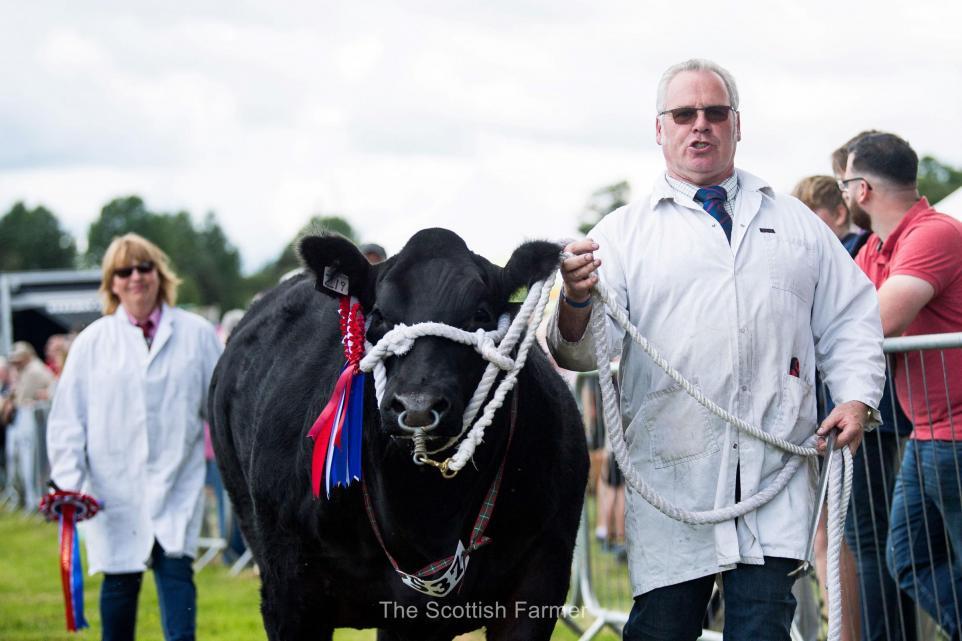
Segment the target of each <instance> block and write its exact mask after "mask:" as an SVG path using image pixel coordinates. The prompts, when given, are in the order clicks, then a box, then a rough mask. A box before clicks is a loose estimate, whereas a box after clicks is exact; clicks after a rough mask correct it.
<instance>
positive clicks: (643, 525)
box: [548, 170, 885, 595]
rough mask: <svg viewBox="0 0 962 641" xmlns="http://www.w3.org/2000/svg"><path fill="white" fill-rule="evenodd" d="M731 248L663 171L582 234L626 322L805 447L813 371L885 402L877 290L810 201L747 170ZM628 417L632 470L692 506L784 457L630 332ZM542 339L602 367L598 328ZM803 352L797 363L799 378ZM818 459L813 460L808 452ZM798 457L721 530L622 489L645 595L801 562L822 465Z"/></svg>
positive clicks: (616, 339) (616, 348)
mask: <svg viewBox="0 0 962 641" xmlns="http://www.w3.org/2000/svg"><path fill="white" fill-rule="evenodd" d="M737 180H738V186H739V192H740V193H739V197H738V198H737V201H736V202H735V206H736V211H735V212H734V215H733V219H734V227H733V233H732V239H731V244H730V245H729V243H728V242H727V240H726V238H725V236H724V234H720V233H718V229H716V227H717V225H718V223H717V222H716V221H715V220H714V219H712V218H711V217H710V216H706V215H704V210H703V209H702V208H701V207H700V206H699V205H698V204H697V203H694V202H693V201H691V199H690V198H679V196H678V194H677V192H676V191H675V190H674V189H672V188H671V186H670V185H669V184H668V182H667V181H666V180H665V178H664V177H663V176H661V177H659V179H658V180H656V181H655V185H654V189H653V191H652V193H651V194H649V195H647V196H644V197H642V198H641V199H639V200H638V201H636V202H633V203H632V204H630V205H627V206H625V207H622V208H621V209H619V210H617V211H615V212H613V213H611V214H609V215H608V216H606V217H605V218H603V219H602V221H601V222H600V223H599V224H598V225H597V226H596V227H595V228H594V229H593V230H592V231H591V232H590V233H589V234H588V235H589V237H591V238H593V239H594V240H595V241H596V242H597V243H598V245H599V249H598V251H596V252H595V254H596V256H597V257H598V258H600V259H601V261H602V264H601V268H600V270H599V271H600V276H601V280H602V282H603V283H604V284H605V286H606V287H607V288H608V290H609V292H610V293H611V294H612V295H613V296H614V298H615V299H616V300H617V301H618V303H619V304H620V305H621V306H622V307H625V308H627V310H628V312H629V316H630V320H631V323H632V324H634V325H635V326H636V327H637V328H638V330H639V331H640V333H641V334H642V335H644V336H646V337H647V338H648V339H649V341H650V342H651V343H652V345H654V347H655V348H656V349H657V350H658V351H659V352H661V354H662V355H663V356H664V357H665V358H667V360H668V362H669V363H670V364H671V365H672V366H674V367H675V368H677V369H678V370H679V371H680V372H681V373H682V374H683V375H684V376H685V377H686V378H688V379H689V380H690V381H692V382H693V383H695V385H696V386H698V387H699V388H700V389H701V390H702V391H703V392H704V393H705V394H706V395H707V396H708V397H709V398H711V399H712V400H714V401H715V402H716V403H718V404H719V405H721V406H722V407H724V408H726V409H727V410H728V411H730V412H731V413H733V414H735V415H737V416H739V417H741V418H742V419H744V420H746V421H748V422H749V423H751V424H753V425H759V426H761V427H762V428H763V429H765V430H766V431H768V432H770V433H772V434H775V435H776V436H779V437H781V438H785V439H788V440H790V441H793V442H795V443H804V442H806V441H809V440H810V439H811V437H812V435H813V434H814V432H815V429H816V420H815V392H814V389H813V385H814V381H815V369H816V367H817V368H818V369H819V370H820V371H821V372H822V378H823V380H824V381H825V383H826V384H827V385H828V387H829V390H830V391H831V394H832V397H833V398H835V399H838V401H839V402H840V403H841V402H845V401H851V400H859V401H862V402H864V403H865V404H867V405H868V406H870V407H872V408H875V407H877V403H878V400H879V397H880V396H881V392H882V384H883V380H884V372H885V368H884V360H883V356H882V330H881V322H880V319H879V309H878V299H877V296H876V293H875V289H874V288H873V287H872V284H871V283H870V282H869V281H868V279H867V278H866V277H865V275H864V274H863V273H862V272H861V270H859V269H858V268H857V267H856V265H855V263H854V262H853V261H852V259H851V257H849V255H848V253H846V251H845V249H844V248H843V247H842V245H841V243H839V242H838V239H837V238H836V237H835V236H834V235H833V234H832V232H831V231H830V230H829V229H828V227H826V226H825V224H824V223H822V222H821V221H820V220H819V219H818V217H817V216H815V215H814V214H813V213H812V212H811V211H810V210H809V209H808V208H807V207H805V206H804V205H802V204H801V203H800V202H799V201H797V200H796V199H794V198H791V197H789V196H784V195H776V194H775V193H774V192H773V191H772V189H771V187H769V186H768V185H767V184H766V183H765V182H764V181H762V180H760V179H759V178H756V177H755V176H752V175H751V174H748V173H747V172H743V171H740V170H738V171H737ZM609 342H610V345H611V347H612V350H613V353H618V352H620V353H621V355H622V358H621V363H620V374H619V376H620V382H621V385H620V388H621V394H622V395H621V413H622V418H623V427H624V429H625V433H626V440H627V442H628V446H629V453H630V457H631V460H632V464H633V465H634V466H635V467H636V469H637V470H638V471H639V472H640V474H641V475H642V477H643V478H644V479H645V480H646V481H647V482H648V483H649V484H650V485H651V486H652V487H653V489H654V490H655V491H656V492H658V493H660V494H661V495H662V496H664V497H666V498H667V499H668V500H669V501H670V502H671V503H673V504H675V505H678V506H679V507H682V508H684V509H687V510H708V509H714V508H720V507H724V506H728V505H732V504H733V503H734V502H735V500H734V499H735V474H736V470H737V469H739V468H740V476H741V496H742V498H743V499H745V498H747V497H749V496H751V495H753V494H755V493H756V492H758V491H759V489H760V488H764V487H765V486H767V485H768V483H770V482H771V480H772V479H773V478H774V476H775V475H776V474H777V472H778V471H779V470H780V469H781V468H782V466H783V452H781V451H779V450H775V449H773V448H772V447H770V446H767V445H765V444H763V443H761V442H759V441H756V440H755V439H753V438H751V437H749V436H743V435H741V434H740V433H739V431H738V430H737V428H735V427H733V426H731V425H728V424H726V423H725V422H724V421H722V420H721V419H719V418H717V417H716V416H714V415H712V414H709V413H708V411H707V410H705V409H704V408H703V407H702V406H700V405H698V404H697V403H696V402H695V401H694V400H692V399H691V398H690V397H689V396H688V395H687V394H685V392H684V391H682V390H681V389H680V388H679V387H678V386H677V385H676V384H675V383H673V382H672V381H671V380H670V379H669V378H668V377H667V375H666V374H664V372H662V370H661V369H659V368H658V367H657V365H655V364H654V363H653V362H652V361H651V359H649V358H648V356H647V355H645V354H644V353H643V352H642V351H641V349H640V348H638V347H637V346H636V345H635V344H634V343H633V342H632V341H631V339H630V338H627V337H626V336H625V333H624V331H623V330H621V329H620V328H619V327H617V326H616V325H615V324H614V323H613V322H611V323H610V324H609ZM548 345H549V348H550V349H551V352H552V354H553V355H554V357H555V358H556V360H557V361H558V364H559V365H561V366H562V367H565V368H568V369H574V370H590V369H594V368H595V357H594V346H593V344H592V340H591V337H590V336H587V335H586V336H585V337H583V338H582V339H581V340H580V341H578V342H574V343H571V342H567V341H565V340H564V339H562V338H561V336H560V333H559V331H558V328H557V316H555V318H554V319H553V321H552V322H551V323H549V328H548ZM793 359H797V360H798V363H799V367H800V372H799V375H798V376H793V375H792V374H791V373H790V369H791V364H792V362H793ZM813 462H814V461H813ZM810 467H811V466H810V465H802V466H801V467H800V469H799V472H798V473H797V474H796V475H795V477H794V478H793V479H792V480H791V481H790V482H789V484H788V485H787V487H786V488H785V489H784V490H783V491H782V492H781V493H779V494H778V495H777V496H776V497H775V498H774V499H773V500H772V501H771V502H770V503H768V504H767V505H765V506H763V507H762V508H760V509H758V510H756V511H755V512H752V513H749V514H747V515H746V516H744V517H742V518H740V519H738V521H737V526H736V522H733V521H728V522H725V523H721V524H718V525H704V526H691V525H686V524H684V523H680V522H676V521H673V520H672V519H670V518H669V517H666V516H664V515H663V514H662V513H661V512H659V511H657V510H656V509H655V508H653V507H651V506H650V505H648V504H647V503H646V502H645V501H644V500H643V499H642V498H641V497H640V496H639V495H638V494H636V493H635V492H633V491H631V489H630V488H629V490H628V515H627V530H628V543H629V570H630V575H631V580H632V588H633V591H634V594H635V595H639V594H643V593H645V592H648V591H649V590H652V589H655V588H658V587H662V586H665V585H672V584H675V583H680V582H683V581H687V580H690V579H695V578H698V577H702V576H707V575H710V574H714V573H716V572H719V571H722V570H726V569H730V568H732V567H734V565H735V564H736V563H748V564H761V563H763V557H764V556H779V557H788V558H795V559H801V558H802V557H803V556H804V554H805V547H806V545H805V544H806V538H807V529H808V526H809V520H810V517H811V512H812V509H813V503H814V485H815V481H816V478H817V476H816V474H815V472H814V471H813V470H812V469H810Z"/></svg>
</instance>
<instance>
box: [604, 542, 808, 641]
mask: <svg viewBox="0 0 962 641" xmlns="http://www.w3.org/2000/svg"><path fill="white" fill-rule="evenodd" d="M679 562H680V563H683V562H684V561H683V560H679ZM798 563H799V562H798V561H796V560H793V559H783V558H777V557H768V556H766V557H765V565H744V564H739V565H738V566H736V567H735V569H734V570H729V571H727V572H724V573H722V575H721V576H722V590H723V592H724V595H725V629H724V632H723V636H724V637H725V641H759V640H760V639H764V640H765V641H788V640H789V639H790V630H791V625H792V617H793V616H794V614H795V597H794V596H792V584H793V583H794V582H795V577H794V576H789V572H791V571H792V570H794V569H795V568H797V567H798ZM714 583H715V577H714V576H705V577H701V578H700V579H693V580H691V581H685V582H684V583H678V584H676V585H669V586H666V587H663V588H657V589H655V590H652V591H651V592H646V593H645V594H642V595H641V596H639V597H636V598H635V604H634V606H633V607H632V608H631V614H629V615H628V622H627V623H626V624H625V629H624V636H623V639H624V641H662V640H664V641H686V640H690V641H694V640H695V639H697V638H698V637H700V636H701V633H702V628H701V622H702V618H703V615H704V614H705V608H706V607H707V606H708V601H709V599H710V598H711V593H712V585H714Z"/></svg>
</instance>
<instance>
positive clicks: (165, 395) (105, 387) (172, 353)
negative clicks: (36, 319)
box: [47, 305, 221, 574]
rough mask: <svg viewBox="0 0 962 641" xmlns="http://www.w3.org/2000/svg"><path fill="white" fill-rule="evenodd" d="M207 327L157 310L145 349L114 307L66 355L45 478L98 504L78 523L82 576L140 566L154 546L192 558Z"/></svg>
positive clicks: (210, 361) (215, 346)
mask: <svg viewBox="0 0 962 641" xmlns="http://www.w3.org/2000/svg"><path fill="white" fill-rule="evenodd" d="M220 353H221V346H220V342H219V341H218V340H217V336H216V334H215V332H214V328H213V326H212V325H211V324H210V323H209V322H207V321H206V320H204V319H203V318H201V317H200V316H197V315H196V314H191V313H189V312H186V311H184V310H181V309H176V308H172V307H168V306H166V305H165V306H164V308H163V312H162V314H161V319H160V326H159V327H158V328H157V333H156V335H155V336H154V340H153V343H152V345H151V347H150V350H149V351H148V349H147V345H146V343H145V341H144V338H143V334H142V333H141V330H140V328H138V327H136V326H134V325H133V324H131V322H130V320H129V318H128V316H127V313H126V311H124V309H123V307H122V306H121V307H119V308H118V309H117V311H116V313H114V314H113V315H110V316H105V317H103V318H100V319H98V320H97V321H96V322H94V323H92V324H91V325H90V326H89V327H88V328H86V329H85V330H84V331H83V332H81V333H80V335H79V336H77V338H76V340H75V341H74V343H73V345H72V346H71V348H70V353H69V355H68V357H67V362H66V365H65V367H64V371H63V375H62V376H61V378H60V382H59V384H58V386H57V392H56V395H55V396H54V399H53V406H52V408H51V411H50V418H49V420H48V423H47V451H48V455H49V457H50V466H51V474H50V475H51V478H52V479H53V480H54V481H55V482H56V483H57V484H58V485H59V486H60V487H61V488H63V489H80V490H82V491H83V492H86V493H88V494H90V495H92V496H93V497H94V498H96V499H97V500H99V501H101V502H102V503H103V510H102V511H101V512H99V513H98V514H97V515H96V516H95V517H94V518H92V519H90V520H88V521H85V522H83V523H81V525H80V528H81V531H82V532H83V534H84V535H85V540H86V544H87V555H88V562H89V570H90V573H91V574H93V573H95V572H101V571H103V572H108V573H119V572H137V571H142V570H144V569H145V568H146V563H145V562H146V560H147V559H148V557H149V556H150V551H151V549H152V547H153V542H154V539H155V538H156V540H157V541H158V542H159V543H160V545H161V546H162V547H163V548H164V550H165V552H166V553H167V554H168V555H170V556H189V557H194V556H195V555H196V552H197V539H198V536H199V534H200V525H201V518H202V511H203V487H204V417H205V415H206V407H207V388H208V385H209V383H210V378H211V374H212V373H213V370H214V366H215V364H216V363H217V359H218V358H219V356H220Z"/></svg>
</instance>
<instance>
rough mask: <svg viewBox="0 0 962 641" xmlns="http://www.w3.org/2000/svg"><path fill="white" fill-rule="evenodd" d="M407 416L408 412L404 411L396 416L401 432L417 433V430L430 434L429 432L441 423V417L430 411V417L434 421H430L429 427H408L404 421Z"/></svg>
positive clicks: (434, 411) (435, 411)
mask: <svg viewBox="0 0 962 641" xmlns="http://www.w3.org/2000/svg"><path fill="white" fill-rule="evenodd" d="M407 415H408V411H407V410H404V411H403V412H401V413H400V414H398V416H397V425H398V427H400V428H401V429H402V430H404V431H406V432H417V431H418V430H422V431H425V432H430V431H431V430H433V429H434V428H435V427H437V426H438V423H440V422H441V415H440V414H438V411H437V410H431V416H432V417H433V418H434V420H433V421H431V424H430V425H408V424H407V422H406V421H405V420H404V419H405V418H406V417H407Z"/></svg>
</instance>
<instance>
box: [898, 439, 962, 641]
mask: <svg viewBox="0 0 962 641" xmlns="http://www.w3.org/2000/svg"><path fill="white" fill-rule="evenodd" d="M960 468H962V442H957V441H917V440H914V439H913V440H911V441H909V443H908V445H907V446H906V448H905V454H904V455H903V458H902V469H901V470H900V471H899V476H898V480H897V481H896V484H895V496H894V498H893V500H892V515H891V527H890V531H889V541H888V554H887V560H888V566H889V570H890V571H891V573H892V576H893V577H895V579H896V581H897V582H898V584H899V586H900V587H901V588H902V590H904V591H905V592H907V593H908V594H909V595H911V596H912V598H913V599H915V600H916V602H918V604H919V606H920V607H921V608H922V609H924V610H925V611H926V612H928V613H929V615H931V617H932V618H933V619H934V620H935V621H936V623H938V624H939V625H940V626H941V627H942V630H943V631H944V632H945V633H946V635H947V636H948V637H949V638H950V639H960V638H962V636H960V635H962V630H960V628H959V624H960V611H962V602H960V601H962V496H960V487H959V483H960V481H959V479H960Z"/></svg>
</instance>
